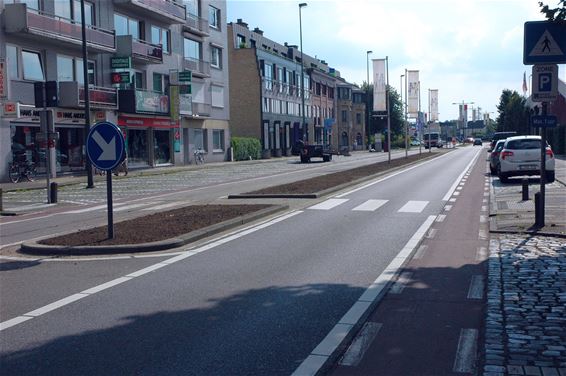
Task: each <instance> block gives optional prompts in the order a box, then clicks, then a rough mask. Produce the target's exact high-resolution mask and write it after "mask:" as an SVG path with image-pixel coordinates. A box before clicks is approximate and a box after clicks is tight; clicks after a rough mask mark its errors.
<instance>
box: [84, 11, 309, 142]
mask: <svg viewBox="0 0 566 376" xmlns="http://www.w3.org/2000/svg"><path fill="white" fill-rule="evenodd" d="M83 1H84V0H83ZM306 6H307V3H300V4H299V40H300V45H301V107H302V109H301V113H302V115H303V123H302V127H303V141H305V142H306V141H308V140H307V137H308V132H307V124H306V122H305V76H304V68H305V62H304V61H303V22H302V15H301V9H302V8H303V7H306Z"/></svg>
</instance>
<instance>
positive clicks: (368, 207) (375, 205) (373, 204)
mask: <svg viewBox="0 0 566 376" xmlns="http://www.w3.org/2000/svg"><path fill="white" fill-rule="evenodd" d="M388 201H389V200H367V201H366V202H364V203H363V204H361V205H358V206H356V207H355V208H354V209H352V210H355V211H375V210H377V209H379V208H380V207H381V206H383V205H385V204H386V203H387V202H388Z"/></svg>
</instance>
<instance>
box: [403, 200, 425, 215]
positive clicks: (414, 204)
mask: <svg viewBox="0 0 566 376" xmlns="http://www.w3.org/2000/svg"><path fill="white" fill-rule="evenodd" d="M428 203H429V202H428V201H408V202H407V203H406V204H405V205H403V207H402V208H401V209H399V213H421V212H422V211H423V210H424V208H425V207H426V206H427V205H428Z"/></svg>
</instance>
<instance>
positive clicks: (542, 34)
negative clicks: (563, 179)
mask: <svg viewBox="0 0 566 376" xmlns="http://www.w3.org/2000/svg"><path fill="white" fill-rule="evenodd" d="M563 63H566V25H565V24H561V23H558V22H550V21H533V22H525V29H524V43H523V64H525V65H533V82H532V99H533V101H535V102H542V114H541V116H533V117H532V118H531V125H532V126H533V127H540V136H541V145H540V158H541V159H540V195H539V200H538V203H537V200H536V197H535V209H536V211H535V218H536V219H535V225H536V226H539V227H544V206H545V187H544V186H545V183H546V128H547V127H552V126H556V117H554V116H549V115H548V103H549V102H552V101H554V100H556V99H557V97H558V65H556V64H563ZM537 204H538V205H537Z"/></svg>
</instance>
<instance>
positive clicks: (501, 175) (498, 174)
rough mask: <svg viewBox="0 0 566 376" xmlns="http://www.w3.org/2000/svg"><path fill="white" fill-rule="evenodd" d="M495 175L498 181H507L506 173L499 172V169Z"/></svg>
mask: <svg viewBox="0 0 566 376" xmlns="http://www.w3.org/2000/svg"><path fill="white" fill-rule="evenodd" d="M497 176H498V177H499V181H501V182H502V183H509V176H508V175H507V174H506V173H504V172H501V170H500V171H498V173H497Z"/></svg>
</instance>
